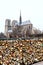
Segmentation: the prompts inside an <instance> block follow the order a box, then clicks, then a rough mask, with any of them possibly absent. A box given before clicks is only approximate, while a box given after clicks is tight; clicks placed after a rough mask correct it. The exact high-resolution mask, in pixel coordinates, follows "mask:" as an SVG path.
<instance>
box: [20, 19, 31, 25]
mask: <svg viewBox="0 0 43 65" xmlns="http://www.w3.org/2000/svg"><path fill="white" fill-rule="evenodd" d="M26 24H32V23H31V22H30V20H27V21H24V22H22V24H21V25H26Z"/></svg>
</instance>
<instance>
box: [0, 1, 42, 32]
mask: <svg viewBox="0 0 43 65" xmlns="http://www.w3.org/2000/svg"><path fill="white" fill-rule="evenodd" d="M20 10H21V15H22V21H25V20H30V21H31V23H32V24H33V26H34V27H36V28H38V29H40V30H43V0H0V32H4V27H5V26H4V25H5V19H11V20H13V19H15V20H19V15H20Z"/></svg>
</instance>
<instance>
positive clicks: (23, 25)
mask: <svg viewBox="0 0 43 65" xmlns="http://www.w3.org/2000/svg"><path fill="white" fill-rule="evenodd" d="M32 28H33V24H32V23H31V21H30V20H26V21H24V22H22V16H21V13H20V17H19V22H18V21H17V20H13V21H11V20H10V19H6V20H5V35H6V36H7V37H26V36H29V35H30V34H32Z"/></svg>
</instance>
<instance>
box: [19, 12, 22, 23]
mask: <svg viewBox="0 0 43 65" xmlns="http://www.w3.org/2000/svg"><path fill="white" fill-rule="evenodd" d="M21 23H22V17H21V11H20V18H19V24H21Z"/></svg>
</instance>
